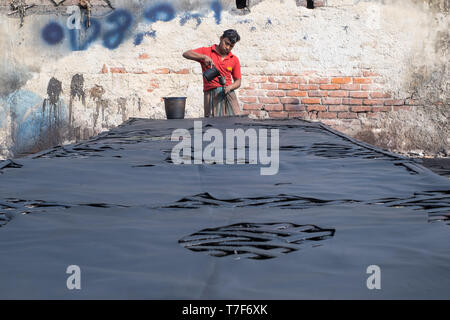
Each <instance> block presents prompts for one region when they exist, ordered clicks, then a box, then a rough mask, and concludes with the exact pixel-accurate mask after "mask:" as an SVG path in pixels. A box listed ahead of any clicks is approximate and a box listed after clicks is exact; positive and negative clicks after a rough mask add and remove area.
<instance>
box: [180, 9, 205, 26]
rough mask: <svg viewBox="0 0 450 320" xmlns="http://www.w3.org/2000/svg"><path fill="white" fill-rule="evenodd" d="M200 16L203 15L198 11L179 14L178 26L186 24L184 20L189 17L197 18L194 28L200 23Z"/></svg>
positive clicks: (189, 18)
mask: <svg viewBox="0 0 450 320" xmlns="http://www.w3.org/2000/svg"><path fill="white" fill-rule="evenodd" d="M202 18H203V15H201V14H199V13H193V14H192V13H190V12H186V13H185V14H184V15H182V16H181V18H180V26H184V25H185V24H186V22H188V21H189V20H191V19H196V20H197V24H196V26H195V27H196V28H197V27H198V26H199V25H200V24H201V23H202Z"/></svg>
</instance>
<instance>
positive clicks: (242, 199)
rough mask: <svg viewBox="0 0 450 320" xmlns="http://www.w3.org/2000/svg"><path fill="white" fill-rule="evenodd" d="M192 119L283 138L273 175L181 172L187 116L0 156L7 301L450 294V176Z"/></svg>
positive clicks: (246, 167) (301, 136) (287, 131)
mask: <svg viewBox="0 0 450 320" xmlns="http://www.w3.org/2000/svg"><path fill="white" fill-rule="evenodd" d="M199 120H201V121H202V125H203V131H204V132H205V131H206V130H209V129H212V128H214V129H217V130H220V131H221V132H224V131H225V129H236V128H243V129H249V128H254V129H278V130H279V134H280V167H279V172H278V174H276V175H273V176H262V175H261V174H260V169H261V167H265V166H263V165H261V164H253V165H251V164H248V163H246V161H245V159H236V161H235V164H227V165H214V164H210V165H208V164H205V163H203V164H198V165H175V164H173V162H172V158H171V150H172V148H173V147H174V146H175V145H176V144H177V143H178V142H172V141H171V140H170V136H171V134H172V133H173V131H174V130H175V129H178V128H185V129H187V130H188V131H189V132H191V133H192V131H193V126H194V119H185V120H171V121H167V120H148V119H131V120H129V121H127V122H126V123H124V124H123V125H121V126H119V127H118V128H115V129H113V130H110V131H108V132H104V133H102V134H100V135H99V136H97V137H94V138H92V139H90V140H88V141H84V142H81V143H77V144H74V145H68V146H63V147H56V148H53V149H50V150H46V151H43V152H40V153H37V154H34V155H29V156H27V157H24V158H20V159H14V160H7V161H2V162H0V195H1V196H0V243H1V245H0V299H18V298H31V299H55V298H56V299H60V298H62V299H80V298H83V299H131V298H134V299H355V298H359V299H383V298H384V299H417V298H422V299H432V298H434V299H449V298H450V290H449V288H450V274H449V272H448V271H449V266H450V247H449V243H450V226H449V222H450V180H449V179H447V178H445V177H443V176H439V175H437V174H435V173H433V172H431V171H430V170H428V169H427V168H425V167H423V166H421V165H420V164H418V163H417V161H414V160H413V159H409V158H405V157H401V156H398V155H395V154H391V153H389V152H386V151H383V150H380V149H378V148H376V147H373V146H370V145H367V144H364V143H361V142H359V141H356V140H354V139H351V138H349V137H346V136H344V135H342V134H340V133H338V132H335V131H333V130H330V129H329V128H327V127H325V126H323V125H321V124H319V123H309V122H306V121H300V120H264V121H262V120H250V119H248V118H239V117H230V118H222V119H217V118H216V119H199ZM206 144H208V143H205V144H204V146H206ZM223 151H224V154H225V151H226V150H223ZM246 154H247V158H248V150H247V148H246ZM237 161H239V162H240V163H241V164H237V163H236V162H237ZM69 265H78V266H79V267H80V268H81V274H82V280H81V283H82V289H81V290H79V291H70V290H68V289H67V287H66V281H67V278H68V276H69V275H68V274H66V268H67V267H68V266H69ZM372 265H377V266H379V267H380V270H381V288H382V289H381V290H369V289H368V288H367V286H366V282H367V279H368V277H369V274H367V268H368V267H369V266H372Z"/></svg>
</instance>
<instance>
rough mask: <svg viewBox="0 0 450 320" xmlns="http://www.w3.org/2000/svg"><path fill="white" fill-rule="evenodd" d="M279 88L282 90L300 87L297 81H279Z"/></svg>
mask: <svg viewBox="0 0 450 320" xmlns="http://www.w3.org/2000/svg"><path fill="white" fill-rule="evenodd" d="M278 89H280V90H293V89H298V84H296V83H279V84H278Z"/></svg>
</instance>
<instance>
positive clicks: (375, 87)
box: [361, 84, 379, 91]
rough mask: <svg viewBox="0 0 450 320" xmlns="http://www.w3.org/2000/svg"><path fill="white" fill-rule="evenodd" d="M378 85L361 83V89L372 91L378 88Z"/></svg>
mask: <svg viewBox="0 0 450 320" xmlns="http://www.w3.org/2000/svg"><path fill="white" fill-rule="evenodd" d="M378 89H379V87H378V86H377V85H371V84H362V85H361V90H363V91H370V90H372V91H374V90H378Z"/></svg>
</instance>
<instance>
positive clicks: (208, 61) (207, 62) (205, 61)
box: [202, 56, 214, 67]
mask: <svg viewBox="0 0 450 320" xmlns="http://www.w3.org/2000/svg"><path fill="white" fill-rule="evenodd" d="M202 63H203V64H204V65H205V66H207V67H211V66H213V65H214V62H213V61H212V59H211V58H210V57H208V56H203V59H202Z"/></svg>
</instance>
